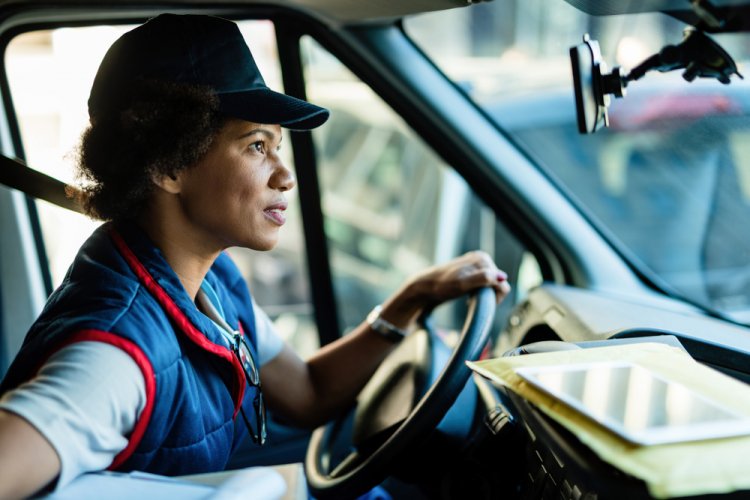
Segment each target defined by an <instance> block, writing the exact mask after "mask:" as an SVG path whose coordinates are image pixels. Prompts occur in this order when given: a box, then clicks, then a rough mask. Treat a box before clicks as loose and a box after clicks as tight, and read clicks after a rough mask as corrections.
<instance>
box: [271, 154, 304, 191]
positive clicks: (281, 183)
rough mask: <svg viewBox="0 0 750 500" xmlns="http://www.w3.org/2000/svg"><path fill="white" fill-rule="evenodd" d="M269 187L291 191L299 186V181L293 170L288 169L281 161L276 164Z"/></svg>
mask: <svg viewBox="0 0 750 500" xmlns="http://www.w3.org/2000/svg"><path fill="white" fill-rule="evenodd" d="M269 185H270V186H271V187H272V188H273V189H278V190H279V191H289V190H290V189H292V188H294V186H296V185H297V179H296V178H295V176H294V173H292V171H291V169H289V168H287V166H286V165H284V162H282V161H281V159H279V160H278V161H277V162H276V169H275V170H274V173H273V175H271V179H270V182H269Z"/></svg>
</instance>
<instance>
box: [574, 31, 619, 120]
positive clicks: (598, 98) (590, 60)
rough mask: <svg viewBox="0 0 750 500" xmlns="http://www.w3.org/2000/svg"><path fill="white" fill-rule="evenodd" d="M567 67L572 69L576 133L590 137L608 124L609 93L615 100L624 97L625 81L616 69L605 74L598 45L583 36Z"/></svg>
mask: <svg viewBox="0 0 750 500" xmlns="http://www.w3.org/2000/svg"><path fill="white" fill-rule="evenodd" d="M570 64H571V67H572V69H573V89H574V92H575V101H576V116H577V118H578V131H579V132H580V133H582V134H593V133H594V132H596V131H597V130H599V129H600V128H602V127H606V126H608V125H609V118H608V116H607V108H608V107H609V103H610V100H611V98H610V94H615V95H616V96H617V97H622V96H623V95H625V86H624V84H623V83H624V80H623V79H622V78H621V75H620V68H619V67H616V68H615V69H614V70H613V71H612V73H607V65H606V63H605V62H604V61H602V56H601V52H600V50H599V42H597V41H596V40H591V39H590V38H589V36H588V35H583V43H581V44H579V45H576V46H574V47H571V48H570Z"/></svg>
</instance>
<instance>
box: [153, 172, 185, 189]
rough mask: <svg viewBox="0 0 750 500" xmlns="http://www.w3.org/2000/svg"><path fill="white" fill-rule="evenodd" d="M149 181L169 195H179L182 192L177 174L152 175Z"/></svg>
mask: <svg viewBox="0 0 750 500" xmlns="http://www.w3.org/2000/svg"><path fill="white" fill-rule="evenodd" d="M151 180H152V181H153V183H154V184H156V185H157V186H158V187H159V188H161V189H162V190H163V191H166V192H167V193H169V194H179V193H180V191H182V182H180V181H181V178H180V175H179V174H154V175H153V176H152V177H151Z"/></svg>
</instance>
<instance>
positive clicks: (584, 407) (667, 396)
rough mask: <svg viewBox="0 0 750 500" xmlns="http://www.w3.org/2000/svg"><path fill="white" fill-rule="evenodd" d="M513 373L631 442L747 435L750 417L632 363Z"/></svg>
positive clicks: (560, 367)
mask: <svg viewBox="0 0 750 500" xmlns="http://www.w3.org/2000/svg"><path fill="white" fill-rule="evenodd" d="M516 373H518V375H519V376H521V377H522V378H523V379H525V380H526V381H528V382H529V383H531V384H532V385H534V386H535V387H537V388H539V389H541V390H543V391H545V392H547V393H549V394H550V395H552V396H554V397H556V398H558V399H560V400H562V401H564V402H565V403H567V404H568V405H570V406H572V407H573V408H575V409H577V410H578V411H580V412H582V413H584V414H585V415H586V416H588V417H589V418H592V419H594V420H596V421H597V422H599V423H601V424H602V425H604V426H605V427H607V428H609V429H610V430H612V431H613V432H615V433H616V434H618V435H620V436H621V437H623V438H624V439H626V440H628V441H631V442H633V443H637V444H660V443H670V442H679V441H693V440H699V439H710V438H719V437H728V436H733V435H740V434H750V417H748V416H743V415H740V414H738V413H736V412H734V411H732V410H730V409H729V408H726V407H724V406H722V405H720V404H719V403H717V402H715V401H713V400H711V399H709V398H707V397H705V396H702V395H700V394H698V393H697V392H695V391H694V390H691V389H689V388H688V387H687V386H685V385H682V384H679V383H677V382H674V381H669V380H667V379H665V378H664V377H662V376H660V375H658V374H655V373H653V372H652V371H650V370H648V369H646V368H643V367H641V366H638V365H635V364H632V363H626V362H598V363H589V364H578V365H557V366H543V367H523V368H518V369H516Z"/></svg>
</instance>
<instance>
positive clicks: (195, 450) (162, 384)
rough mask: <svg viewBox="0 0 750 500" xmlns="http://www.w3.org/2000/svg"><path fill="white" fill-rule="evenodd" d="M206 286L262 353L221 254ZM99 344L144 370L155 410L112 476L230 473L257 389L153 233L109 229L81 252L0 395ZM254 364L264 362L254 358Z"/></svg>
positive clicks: (237, 280)
mask: <svg viewBox="0 0 750 500" xmlns="http://www.w3.org/2000/svg"><path fill="white" fill-rule="evenodd" d="M206 280H208V282H209V283H210V284H211V286H212V287H213V289H214V290H215V291H216V293H217V294H218V296H219V299H220V301H221V303H222V306H223V309H224V313H225V316H226V318H225V319H226V321H227V323H229V325H231V326H232V327H233V328H237V329H239V330H240V331H243V332H244V333H245V334H246V336H247V337H248V340H249V341H250V342H249V344H250V345H251V347H252V350H253V351H255V317H254V313H253V306H252V301H251V299H250V294H249V291H248V289H247V286H246V284H245V281H244V280H243V278H242V276H241V275H240V273H239V271H238V269H237V268H236V266H235V265H234V264H233V263H232V262H231V259H230V258H229V257H228V256H227V255H225V254H221V255H220V256H219V258H218V259H217V260H216V262H215V263H214V265H213V266H212V267H211V270H210V271H209V273H208V275H207V276H206ZM83 340H95V341H101V342H106V343H109V344H112V345H115V346H117V347H119V348H121V349H123V350H124V351H125V352H127V353H128V354H129V355H130V356H131V357H132V358H133V360H134V361H135V362H136V363H137V364H138V366H139V367H140V369H141V371H142V373H143V376H144V379H145V382H146V396H147V403H146V407H145V409H144V411H143V412H142V413H141V415H140V416H139V418H138V421H137V422H136V425H135V428H134V429H133V431H132V433H131V435H130V436H129V443H128V446H127V448H126V449H125V450H123V451H122V452H121V453H120V454H119V455H118V456H117V457H116V458H115V460H114V462H113V463H112V465H111V466H110V469H116V470H124V471H128V470H142V471H148V472H153V473H157V474H167V475H179V474H191V473H199V472H212V471H217V470H222V469H224V467H225V466H226V463H227V461H228V459H229V456H230V455H231V452H232V451H233V449H234V448H235V447H236V445H237V444H238V443H239V442H240V440H241V439H249V438H246V437H245V436H246V434H247V433H246V431H245V429H244V425H238V426H237V432H235V418H236V416H237V413H238V411H239V408H240V404H242V405H243V407H244V408H245V412H246V414H248V415H252V414H253V409H252V408H253V407H252V400H253V397H254V396H255V390H256V389H255V388H254V387H249V386H247V384H246V382H245V377H244V373H243V372H242V368H241V366H240V364H239V362H238V361H237V360H236V357H235V356H234V354H233V353H232V352H231V350H230V348H229V346H228V345H227V343H226V340H225V339H224V337H223V336H222V335H221V333H220V332H219V331H218V330H217V329H216V327H215V325H214V324H213V323H212V322H211V320H210V319H208V318H207V317H206V316H204V315H203V314H202V313H201V312H200V311H198V309H197V308H196V306H195V303H194V302H193V301H192V300H191V299H190V297H189V296H188V295H187V293H186V292H185V290H184V288H183V287H182V285H181V284H180V281H179V279H178V278H177V275H176V274H175V273H174V271H173V270H172V269H171V268H170V267H169V264H167V262H166V260H165V259H164V257H163V256H162V254H161V252H160V251H159V250H158V249H157V248H156V247H155V246H154V245H153V243H151V241H150V240H149V239H148V237H147V236H146V235H145V233H144V232H143V231H142V230H140V229H139V228H137V227H136V226H134V225H131V224H118V225H114V224H111V223H108V224H104V225H103V226H101V227H100V228H99V229H97V230H96V231H95V232H94V233H93V234H92V236H91V237H90V238H89V239H88V240H87V241H86V243H85V244H84V245H83V246H82V247H81V250H80V251H79V253H78V255H77V256H76V259H75V261H74V262H73V264H72V265H71V267H70V269H69V270H68V274H67V275H66V277H65V279H64V281H63V283H62V284H61V285H60V287H59V288H58V289H57V290H56V291H55V292H54V293H53V294H52V295H51V296H50V298H49V300H48V301H47V304H46V305H45V308H44V310H43V311H42V314H41V315H40V317H39V318H38V319H37V321H36V322H35V323H34V324H33V325H32V327H31V329H30V330H29V333H28V334H27V337H26V340H25V341H24V345H23V347H22V348H21V350H20V352H19V354H18V356H17V357H16V359H15V361H14V362H13V364H12V365H11V367H10V369H9V371H8V373H7V375H6V377H5V379H4V380H3V381H2V384H0V394H2V393H4V392H5V391H7V390H9V389H12V388H14V387H16V386H18V385H20V384H21V383H23V382H24V381H25V380H28V379H29V378H31V377H33V376H34V374H35V373H36V371H37V370H38V369H39V367H40V366H41V365H42V364H43V363H44V361H45V360H46V359H47V358H48V357H49V356H50V355H51V354H52V353H54V352H55V351H57V350H59V349H61V348H62V347H64V346H66V345H69V344H71V343H73V342H78V341H83ZM253 355H255V356H256V359H257V355H256V352H253Z"/></svg>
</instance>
